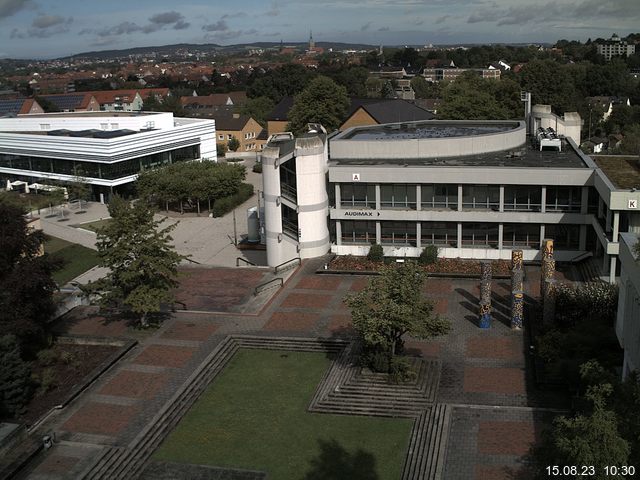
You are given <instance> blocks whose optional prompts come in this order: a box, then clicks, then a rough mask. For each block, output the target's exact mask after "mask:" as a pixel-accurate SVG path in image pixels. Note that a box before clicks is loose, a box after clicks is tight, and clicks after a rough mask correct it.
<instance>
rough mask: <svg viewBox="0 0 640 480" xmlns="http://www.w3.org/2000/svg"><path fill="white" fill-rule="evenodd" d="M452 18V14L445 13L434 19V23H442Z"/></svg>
mask: <svg viewBox="0 0 640 480" xmlns="http://www.w3.org/2000/svg"><path fill="white" fill-rule="evenodd" d="M449 18H451V15H443V16H441V17H438V18H436V19H435V20H434V22H433V23H434V24H436V25H440V24H441V23H444V22H446V21H447V19H449Z"/></svg>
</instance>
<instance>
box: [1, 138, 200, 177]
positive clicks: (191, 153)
mask: <svg viewBox="0 0 640 480" xmlns="http://www.w3.org/2000/svg"><path fill="white" fill-rule="evenodd" d="M197 158H200V146H199V145H194V146H192V147H183V148H178V149H176V150H171V151H168V152H161V153H154V154H152V155H145V156H144V157H138V158H132V159H130V160H124V161H122V162H116V163H95V162H83V161H80V160H61V159H58V158H45V157H26V156H21V155H9V154H0V167H4V168H14V169H16V170H29V171H33V172H43V173H57V174H61V175H77V176H80V177H86V178H101V179H105V180H115V179H118V178H122V177H128V176H130V175H135V174H137V173H139V172H140V171H142V170H148V169H152V168H156V167H160V166H162V165H168V164H170V163H176V162H183V161H186V160H195V159H197Z"/></svg>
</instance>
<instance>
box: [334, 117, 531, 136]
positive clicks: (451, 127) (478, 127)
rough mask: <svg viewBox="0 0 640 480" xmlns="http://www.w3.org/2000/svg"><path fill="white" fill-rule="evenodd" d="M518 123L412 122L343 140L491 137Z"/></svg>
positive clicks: (363, 130) (375, 128)
mask: <svg viewBox="0 0 640 480" xmlns="http://www.w3.org/2000/svg"><path fill="white" fill-rule="evenodd" d="M518 126H519V124H518V123H517V122H505V123H498V124H490V123H488V124H481V123H459V122H456V123H453V122H452V123H448V122H439V123H434V122H430V121H428V122H412V123H393V124H386V125H375V126H371V127H363V128H356V129H354V130H352V131H350V132H347V133H346V134H345V135H343V136H342V137H341V138H340V139H341V140H413V139H421V138H453V137H471V136H477V135H490V134H494V133H502V132H508V131H509V130H514V129H515V128H517V127H518Z"/></svg>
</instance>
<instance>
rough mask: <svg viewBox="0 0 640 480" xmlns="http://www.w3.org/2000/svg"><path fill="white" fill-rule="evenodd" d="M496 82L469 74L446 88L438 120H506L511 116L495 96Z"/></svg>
mask: <svg viewBox="0 0 640 480" xmlns="http://www.w3.org/2000/svg"><path fill="white" fill-rule="evenodd" d="M492 82H496V81H495V80H483V79H482V78H480V77H478V76H476V75H474V74H473V73H467V74H464V75H461V76H460V77H458V78H457V79H456V80H455V81H453V82H451V83H450V84H449V85H447V86H446V87H445V88H444V91H443V99H444V104H443V105H442V106H441V107H440V109H439V110H438V118H441V119H447V120H504V119H507V118H509V116H510V114H509V111H508V110H507V108H505V106H504V105H502V104H500V103H499V102H498V100H497V99H496V97H495V96H494V93H493V92H494V91H495V87H496V86H495V85H494V84H493V83H492Z"/></svg>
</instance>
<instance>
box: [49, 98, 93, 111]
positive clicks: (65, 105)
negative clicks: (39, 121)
mask: <svg viewBox="0 0 640 480" xmlns="http://www.w3.org/2000/svg"><path fill="white" fill-rule="evenodd" d="M42 98H44V99H46V100H49V101H50V102H51V103H53V104H55V105H56V107H58V108H59V109H60V110H73V109H75V108H78V107H79V106H80V105H81V104H82V99H83V98H84V95H65V96H57V95H45V96H43V97H42Z"/></svg>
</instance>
